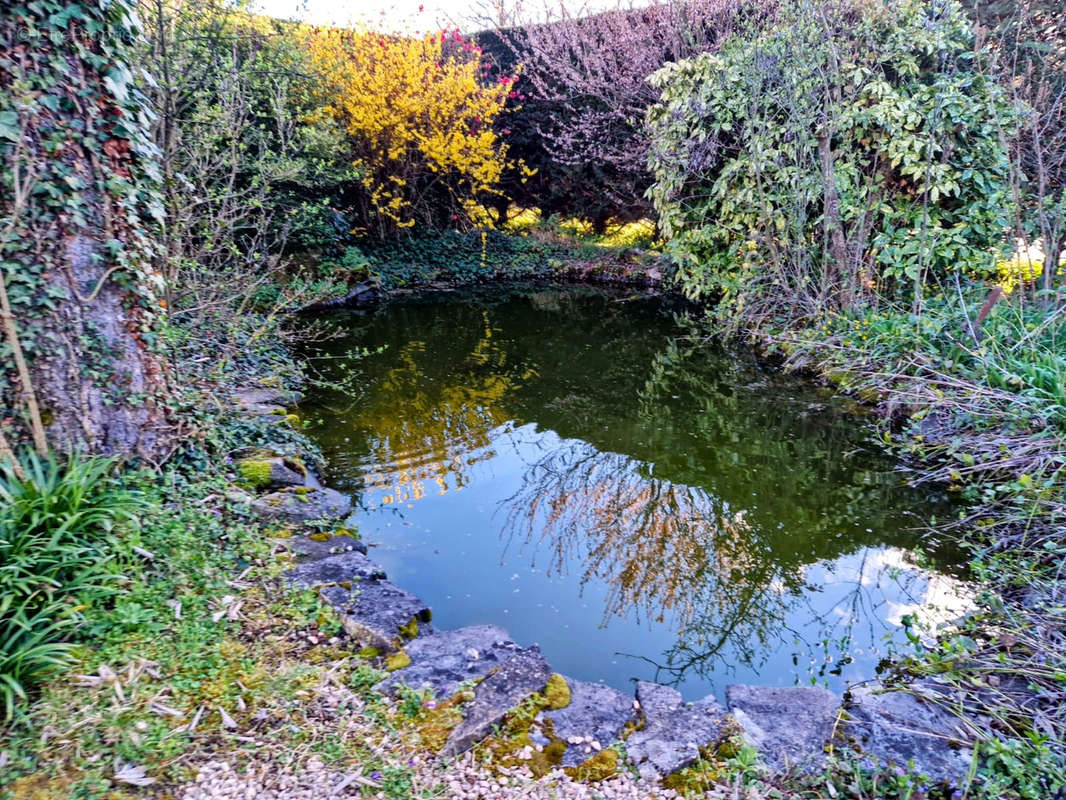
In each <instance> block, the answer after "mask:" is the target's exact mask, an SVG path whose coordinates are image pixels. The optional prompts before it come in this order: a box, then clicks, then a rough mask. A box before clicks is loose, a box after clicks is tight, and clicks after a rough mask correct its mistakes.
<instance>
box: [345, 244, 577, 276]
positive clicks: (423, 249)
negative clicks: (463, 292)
mask: <svg viewBox="0 0 1066 800" xmlns="http://www.w3.org/2000/svg"><path fill="white" fill-rule="evenodd" d="M559 249H560V248H557V247H552V246H550V245H545V244H542V243H540V242H538V241H536V240H535V239H531V238H524V237H518V236H508V235H506V234H503V233H500V232H499V231H492V230H481V231H476V230H475V231H457V230H450V231H442V232H439V233H430V232H419V233H415V234H413V235H411V236H410V237H407V238H397V239H392V240H389V241H386V242H384V243H381V244H371V243H369V242H367V243H366V244H365V251H366V254H367V255H368V256H369V257H370V259H371V262H372V266H371V268H370V274H371V276H372V277H374V278H376V279H378V280H379V281H380V282H381V284H382V285H383V286H385V287H399V286H410V285H413V284H418V283H426V282H429V281H432V280H449V281H459V282H466V283H469V282H475V281H478V280H484V279H488V278H492V277H494V276H496V275H498V274H501V273H502V274H506V275H535V274H537V273H539V272H545V271H547V270H548V269H549V264H548V258H549V257H550V256H554V255H558V253H557V251H558V250H559Z"/></svg>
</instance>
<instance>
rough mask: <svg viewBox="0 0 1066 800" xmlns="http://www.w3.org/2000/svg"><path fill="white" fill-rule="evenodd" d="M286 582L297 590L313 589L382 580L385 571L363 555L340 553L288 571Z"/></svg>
mask: <svg viewBox="0 0 1066 800" xmlns="http://www.w3.org/2000/svg"><path fill="white" fill-rule="evenodd" d="M284 577H285V580H286V581H288V583H289V585H291V586H294V587H296V588H297V589H313V588H315V587H317V586H329V585H332V584H341V585H343V584H351V583H355V582H357V581H369V580H380V579H383V578H385V577H386V575H385V570H383V569H382V568H381V567H379V566H378V565H377V564H375V563H374V562H373V561H371V560H370V559H369V558H367V557H366V556H364V555H363V554H362V553H359V552H356V551H354V550H353V551H352V552H350V553H338V554H337V555H335V556H326V557H325V558H318V559H315V560H314V561H306V562H304V563H303V564H297V565H296V566H295V567H293V568H292V569H289V570H286V571H285V574H284Z"/></svg>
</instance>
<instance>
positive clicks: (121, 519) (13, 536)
mask: <svg viewBox="0 0 1066 800" xmlns="http://www.w3.org/2000/svg"><path fill="white" fill-rule="evenodd" d="M113 467H114V461H113V460H110V459H99V458H85V459H81V458H78V457H76V456H75V457H71V458H70V459H69V460H68V461H66V462H58V461H42V460H41V459H39V458H37V457H36V456H32V455H30V456H27V457H26V459H25V460H24V463H23V470H24V472H25V474H26V477H25V479H19V478H17V477H16V476H15V475H14V473H13V471H12V469H11V467H9V466H5V467H2V468H0V470H2V471H0V705H2V706H3V709H4V716H5V717H6V718H7V719H10V718H11V717H12V716H13V715H14V714H15V709H16V704H18V703H19V702H22V701H25V700H26V699H27V697H28V695H27V692H28V690H29V689H31V688H32V687H33V686H34V685H35V684H37V683H39V682H40V681H41V680H43V679H44V678H46V677H48V675H50V674H51V673H52V672H54V671H55V670H57V669H60V668H62V667H64V666H66V665H67V664H69V663H70V660H71V650H72V648H73V646H74V645H73V644H72V643H71V642H70V641H69V639H70V637H71V634H72V633H73V632H74V629H75V627H76V626H77V625H78V623H79V622H80V621H81V620H82V615H81V612H80V609H82V608H84V606H85V605H86V604H89V603H93V602H98V601H99V600H100V599H101V598H102V597H103V596H105V595H107V594H109V593H110V592H111V591H113V583H114V580H115V578H116V577H117V576H116V574H115V571H114V569H113V567H112V565H111V564H110V563H109V562H111V560H112V559H113V557H114V555H115V552H116V550H117V549H119V548H118V547H117V545H118V540H117V526H119V525H121V524H129V523H133V522H134V517H133V512H134V510H135V509H136V508H137V507H138V506H139V504H140V501H139V499H138V497H137V496H136V495H134V494H131V493H130V492H127V491H123V490H121V489H118V488H116V486H115V483H114V480H113V478H112V477H111V472H112V470H113Z"/></svg>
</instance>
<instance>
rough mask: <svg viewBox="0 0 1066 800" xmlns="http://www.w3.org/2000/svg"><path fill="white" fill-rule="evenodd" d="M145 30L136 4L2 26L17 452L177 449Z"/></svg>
mask: <svg viewBox="0 0 1066 800" xmlns="http://www.w3.org/2000/svg"><path fill="white" fill-rule="evenodd" d="M137 28H138V22H137V18H136V14H135V12H134V8H133V4H132V3H131V2H130V0H32V2H30V1H27V2H20V1H19V0H16V2H15V3H14V4H13V5H7V7H6V8H5V10H4V12H3V14H2V15H0V184H2V186H3V190H2V194H0V197H2V205H3V219H2V221H0V276H2V278H3V288H4V289H5V292H4V295H5V298H4V299H5V300H7V305H8V308H9V310H10V316H9V317H7V318H6V319H5V325H4V336H3V338H2V344H0V365H2V367H0V431H2V432H3V433H4V434H5V438H6V439H7V441H9V442H26V441H29V440H31V438H33V436H32V434H33V432H34V429H35V428H36V429H37V432H38V434H40V433H41V432H43V433H44V434H45V436H46V437H47V440H48V443H49V445H50V446H51V447H53V448H58V449H61V450H65V449H68V448H71V447H76V448H79V449H82V450H87V451H93V452H110V453H121V454H125V455H135V456H140V457H145V458H149V459H152V458H157V457H159V456H160V455H161V454H163V453H164V451H165V449H166V448H167V442H168V439H169V436H168V432H169V431H170V429H171V426H170V425H169V423H168V420H167V415H166V410H165V409H166V397H167V395H168V392H167V378H166V370H165V362H164V360H163V359H162V358H161V357H160V356H159V355H158V354H157V349H156V348H157V341H156V339H157V336H158V331H159V322H160V315H161V314H162V313H164V309H163V308H162V306H161V301H160V300H159V299H158V290H159V289H160V288H161V286H160V282H161V276H158V275H154V274H153V273H152V268H151V266H150V263H151V262H150V256H151V251H152V247H153V237H154V235H155V232H156V230H157V225H158V224H159V220H160V218H161V205H160V200H159V194H158V187H159V175H158V158H157V155H156V152H155V149H154V147H153V146H152V144H151V142H150V139H149V138H148V135H147V133H148V126H149V124H150V120H149V118H148V114H147V113H146V106H145V104H144V99H143V97H142V95H141V94H140V92H139V90H138V89H137V86H138V85H139V84H140V83H141V81H142V80H143V79H144V78H145V77H146V76H142V75H139V74H137V73H136V67H135V66H133V65H132V64H131V62H130V55H131V54H132V52H133V46H134V44H135V42H136V38H135V37H136V36H137V35H138V30H137ZM23 362H24V363H23ZM23 366H24V369H23V370H21V371H20V367H23ZM37 442H38V445H40V436H38V437H37ZM40 449H41V447H40V446H38V450H40Z"/></svg>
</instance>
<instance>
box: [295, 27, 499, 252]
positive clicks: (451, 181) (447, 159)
mask: <svg viewBox="0 0 1066 800" xmlns="http://www.w3.org/2000/svg"><path fill="white" fill-rule="evenodd" d="M308 52H309V54H310V59H311V63H312V65H313V66H314V68H315V69H316V70H317V71H318V73H319V75H320V79H321V81H322V95H321V100H322V103H323V105H322V108H321V113H322V114H325V115H329V116H333V117H335V118H336V119H338V120H339V121H341V123H342V124H343V125H344V127H345V129H346V130H347V133H348V137H349V140H350V146H351V151H352V154H353V166H354V168H355V171H356V173H357V174H358V175H359V179H360V181H361V183H362V187H363V190H364V195H365V196H364V198H363V209H362V211H363V219H364V221H365V222H366V224H367V225H368V226H370V228H371V230H370V233H373V234H376V235H379V236H385V235H388V234H391V233H395V232H396V231H397V230H400V229H403V228H408V227H411V226H412V225H414V224H415V223H416V222H422V223H424V224H427V225H429V226H439V225H441V224H447V223H450V222H454V221H456V220H459V219H461V218H467V217H469V216H470V214H471V213H473V207H476V206H477V205H478V203H479V202H480V200H481V199H483V198H484V197H485V196H492V195H494V194H496V193H498V191H499V190H498V184H499V182H500V179H501V176H502V174H503V171H504V169H505V168H506V166H507V164H508V162H507V148H506V146H505V145H504V144H503V143H502V142H501V141H500V139H499V137H498V136H497V135H496V133H495V131H494V130H493V123H494V121H495V120H496V118H497V117H498V116H499V115H500V114H501V112H502V111H503V109H504V105H505V103H506V102H507V100H508V96H509V95H511V94H513V89H512V86H511V85H512V83H513V81H514V77H513V76H507V75H503V76H500V77H499V78H498V79H497V80H496V81H495V82H490V81H487V80H485V79H484V78H483V77H482V73H483V69H482V66H483V65H482V60H481V49H480V48H479V47H477V46H476V45H475V44H474V43H472V42H469V41H466V40H464V38H463V36H462V34H460V33H459V31H458V30H455V31H442V32H441V33H439V34H430V35H428V36H425V37H423V38H412V37H406V36H390V35H385V34H380V33H373V32H369V31H347V30H337V29H318V30H316V31H314V32H312V33H311V34H310V36H309V40H308Z"/></svg>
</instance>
